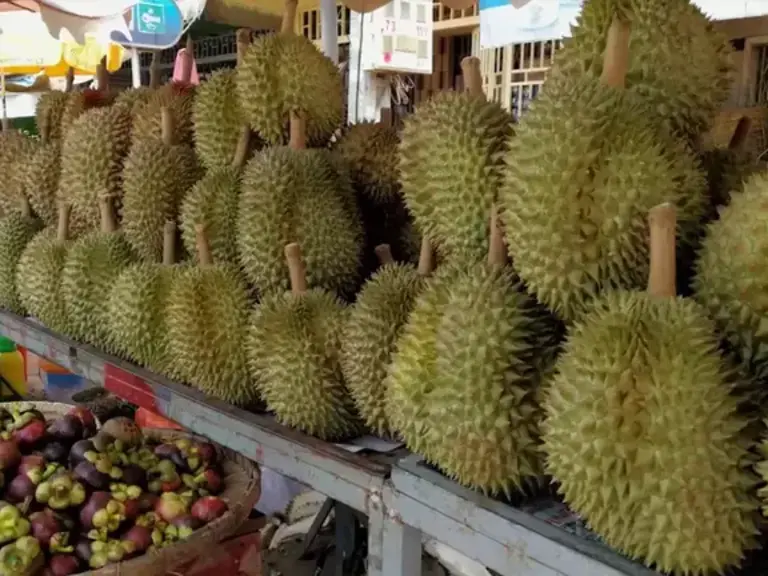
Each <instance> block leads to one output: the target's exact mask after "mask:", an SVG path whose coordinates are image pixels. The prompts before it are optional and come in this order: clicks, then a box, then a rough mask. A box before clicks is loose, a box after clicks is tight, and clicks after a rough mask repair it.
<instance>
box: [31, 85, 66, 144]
mask: <svg viewBox="0 0 768 576" xmlns="http://www.w3.org/2000/svg"><path fill="white" fill-rule="evenodd" d="M68 100H69V94H67V93H66V92H59V91H58V90H50V91H48V92H43V93H42V94H40V98H38V100H37V104H36V105H35V120H36V121H37V131H38V133H40V134H48V140H49V141H50V140H61V139H62V132H61V119H62V118H63V117H64V112H65V110H66V107H67V102H68Z"/></svg>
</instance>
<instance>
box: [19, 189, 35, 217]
mask: <svg viewBox="0 0 768 576" xmlns="http://www.w3.org/2000/svg"><path fill="white" fill-rule="evenodd" d="M19 204H20V206H19V208H20V209H21V215H22V216H24V218H31V217H32V206H31V205H30V204H29V198H27V195H26V194H22V195H21V200H20V202H19Z"/></svg>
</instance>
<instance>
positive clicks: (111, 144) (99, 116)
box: [58, 106, 131, 232]
mask: <svg viewBox="0 0 768 576" xmlns="http://www.w3.org/2000/svg"><path fill="white" fill-rule="evenodd" d="M130 143H131V114H130V112H129V111H128V110H127V109H126V108H123V107H114V106H112V107H109V108H96V109H94V110H89V111H87V112H85V113H83V114H82V115H81V116H80V117H79V118H78V119H77V120H75V121H74V122H73V123H72V125H71V126H70V128H69V131H68V132H67V135H66V137H65V138H64V145H63V147H62V150H61V179H60V181H59V192H58V193H59V199H60V200H65V201H67V202H69V203H70V204H71V205H72V217H71V220H72V223H73V226H74V225H75V224H79V225H82V226H83V227H84V228H85V229H87V230H93V229H96V228H98V227H99V223H100V218H101V216H100V212H99V199H100V198H102V197H105V196H109V197H110V198H113V199H114V201H117V206H118V208H119V199H120V196H121V191H122V170H123V161H124V159H125V156H126V154H127V153H128V148H129V146H130ZM74 231H75V232H79V231H80V230H77V229H75V230H74Z"/></svg>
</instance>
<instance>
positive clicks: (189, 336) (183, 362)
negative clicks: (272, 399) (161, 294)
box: [165, 265, 259, 407]
mask: <svg viewBox="0 0 768 576" xmlns="http://www.w3.org/2000/svg"><path fill="white" fill-rule="evenodd" d="M248 305H249V303H248V293H247V290H246V286H245V284H244V283H243V281H242V278H241V277H240V275H239V273H238V272H237V270H236V269H235V268H234V267H231V266H226V265H215V266H206V267H202V268H201V267H197V266H196V267H193V268H189V269H187V270H185V271H184V272H182V273H180V274H178V276H176V277H175V278H174V280H173V282H172V285H171V288H170V292H169V295H168V304H167V309H166V317H165V321H166V326H167V329H168V341H169V343H170V354H169V361H170V364H169V366H170V370H171V371H172V373H173V374H176V375H178V377H179V378H180V379H181V380H183V381H185V382H188V383H189V384H190V385H192V386H193V387H195V388H197V389H198V390H200V391H202V392H203V393H205V394H207V395H208V396H212V397H214V398H219V399H221V400H224V401H225V402H229V403H230V404H234V405H236V406H242V407H249V406H254V405H256V404H257V403H258V400H259V398H258V391H257V390H256V386H255V385H254V384H253V381H252V380H251V378H250V377H249V375H248V367H247V363H246V359H245V351H244V350H243V341H244V340H245V338H246V333H247V327H248Z"/></svg>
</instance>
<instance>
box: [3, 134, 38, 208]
mask: <svg viewBox="0 0 768 576" xmlns="http://www.w3.org/2000/svg"><path fill="white" fill-rule="evenodd" d="M35 148H36V141H35V140H34V139H33V138H30V137H28V136H26V135H24V134H23V133H21V132H19V131H18V130H12V129H8V130H5V129H4V130H3V131H2V132H0V174H2V175H3V185H2V187H0V214H9V213H11V212H15V211H17V210H18V209H19V203H20V202H21V201H22V199H23V198H24V191H25V183H26V179H25V177H26V168H27V163H28V161H29V159H30V158H31V157H32V155H33V154H34V152H35Z"/></svg>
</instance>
